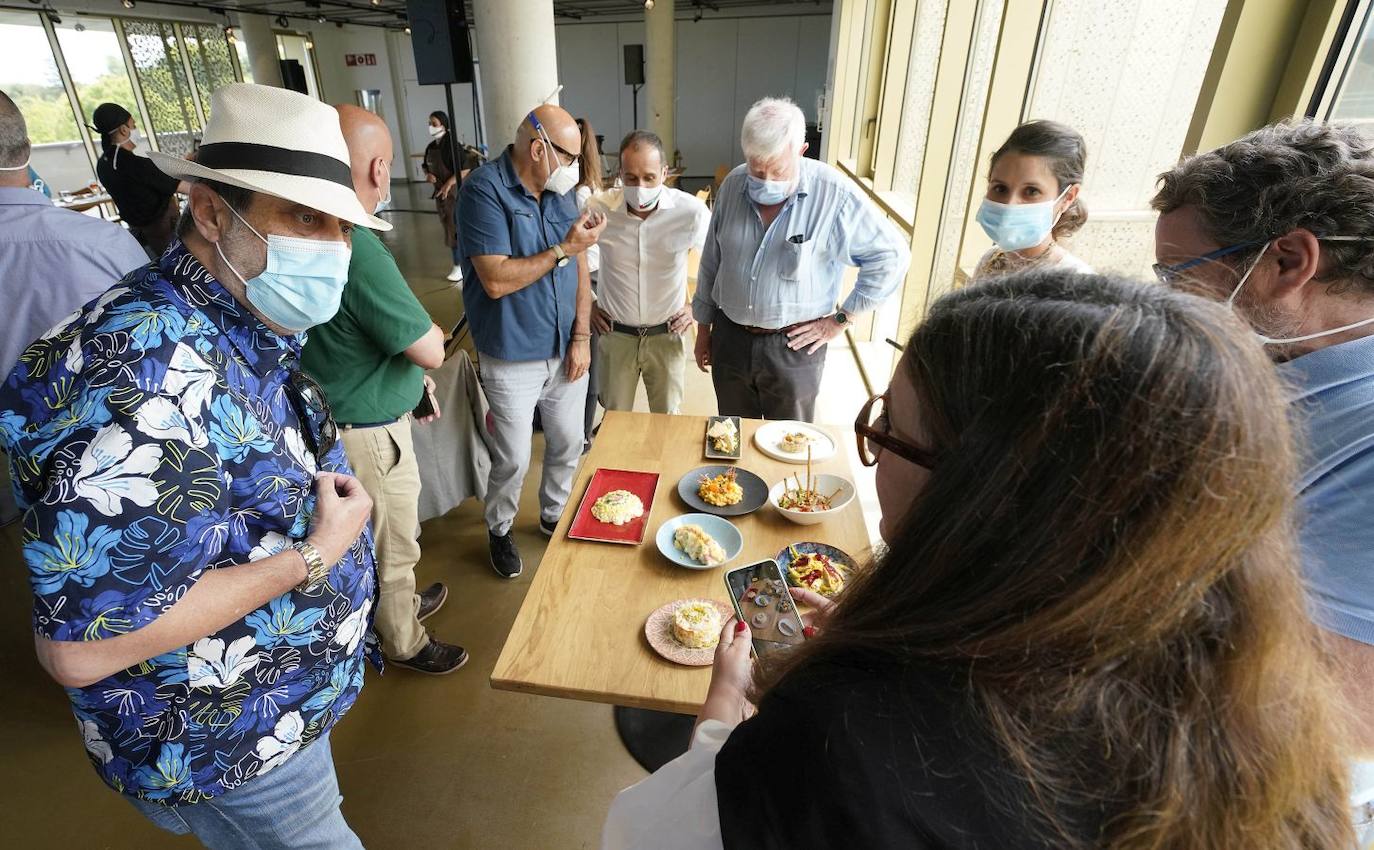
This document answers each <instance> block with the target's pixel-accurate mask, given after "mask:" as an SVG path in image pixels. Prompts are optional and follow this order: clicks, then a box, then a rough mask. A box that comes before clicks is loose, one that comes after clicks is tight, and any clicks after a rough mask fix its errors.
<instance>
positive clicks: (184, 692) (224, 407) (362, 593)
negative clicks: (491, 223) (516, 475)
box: [0, 84, 389, 850]
mask: <svg viewBox="0 0 1374 850" xmlns="http://www.w3.org/2000/svg"><path fill="white" fill-rule="evenodd" d="M212 106H213V118H212V119H211V120H210V123H209V125H208V126H207V127H206V132H205V139H204V143H203V144H202V146H201V148H200V150H199V154H198V157H197V162H196V163H189V162H186V161H185V160H180V159H176V158H174V157H170V156H163V155H157V154H154V157H156V158H155V160H154V161H155V162H156V164H157V165H158V167H159V168H161V169H163V170H164V171H166V172H168V173H169V174H171V175H172V176H175V177H178V178H182V179H192V180H195V181H196V183H195V185H194V186H192V189H191V194H190V206H189V208H188V210H187V212H186V214H185V215H184V216H183V217H182V220H181V224H180V225H179V226H178V235H179V237H180V240H181V241H180V242H178V243H174V244H173V245H172V246H171V247H170V248H169V249H168V250H167V252H166V253H165V254H164V255H163V256H162V257H161V259H160V260H159V261H158V262H157V263H153V264H149V265H146V266H143V267H140V268H138V269H136V270H135V271H133V272H130V273H129V274H128V275H127V276H125V278H124V279H123V280H122V281H120V282H119V283H118V284H117V285H116V286H115V287H114V288H113V289H110V290H109V291H108V292H106V293H105V294H104V295H102V296H100V297H99V298H98V299H96V300H95V301H93V302H91V303H90V304H88V305H87V306H86V307H85V308H84V309H82V310H81V311H80V312H78V313H76V314H74V315H73V316H72V317H71V318H69V319H68V320H67V321H66V322H64V323H63V324H61V325H59V326H58V327H57V328H55V329H53V330H52V331H51V332H50V333H49V334H48V335H47V336H46V337H45V338H43V339H41V340H39V341H38V342H36V343H34V345H32V346H30V347H29V349H28V350H27V351H26V352H25V353H24V354H23V355H22V356H21V357H20V360H19V364H18V366H16V368H15V370H14V371H13V372H12V373H11V374H10V376H9V379H8V381H7V382H6V383H5V385H4V388H3V390H0V439H3V442H4V447H5V450H6V452H7V453H8V455H9V458H10V464H11V470H12V473H13V477H14V480H15V482H16V485H17V489H18V491H19V492H18V495H19V503H20V506H21V507H22V508H24V509H25V513H24V519H23V523H24V524H23V529H24V531H23V542H24V560H25V562H26V563H27V565H28V570H29V580H30V583H31V585H32V587H33V592H34V612H33V623H34V630H35V632H36V638H35V644H36V648H37V652H38V659H39V662H40V663H41V664H42V666H43V668H44V669H45V670H46V671H47V672H48V673H49V674H50V675H51V676H52V677H53V678H54V679H55V680H57V681H58V682H59V683H60V684H62V685H63V686H65V687H66V689H67V695H68V697H69V698H70V699H71V702H72V710H73V712H74V713H75V715H76V719H77V725H78V727H79V729H80V732H81V736H82V738H83V739H84V742H85V746H86V752H87V754H88V756H89V757H90V760H91V762H92V763H93V764H94V765H95V768H96V770H97V772H98V773H99V774H100V776H101V778H102V779H104V780H105V782H106V783H108V784H109V785H110V786H111V787H112V788H114V789H115V790H117V791H119V792H121V793H123V794H126V795H128V799H130V800H131V802H133V803H134V805H135V806H136V807H138V808H139V809H140V810H141V811H142V812H143V813H144V814H145V815H147V816H148V817H149V818H150V819H151V820H153V821H154V822H155V823H157V824H158V825H159V826H162V827H164V828H166V829H168V830H171V831H173V832H177V833H188V832H194V833H195V834H196V835H197V837H199V838H200V839H201V841H202V842H204V843H205V844H207V845H210V846H213V847H215V848H254V850H266V848H283V850H284V848H300V847H330V848H349V847H361V844H359V842H358V839H357V837H356V836H354V835H353V833H352V831H351V830H350V829H349V828H348V825H347V824H346V823H345V822H344V819H343V816H342V814H341V813H340V811H339V791H338V783H337V780H336V779H335V775H334V766H333V760H332V759H331V757H330V754H329V732H330V730H331V729H332V728H333V726H334V724H335V723H337V722H338V720H339V718H341V717H342V716H343V714H344V713H345V712H347V711H348V710H349V708H350V707H351V706H352V705H353V703H354V701H355V700H356V699H357V696H358V691H359V689H360V688H361V687H362V683H363V662H364V658H365V656H371V657H372V658H373V659H374V660H379V657H378V656H377V653H376V648H375V641H372V640H371V639H370V634H371V625H372V617H371V613H372V607H373V600H374V598H375V595H376V568H375V566H374V564H373V558H372V544H371V539H370V537H369V535H368V534H366V533H365V531H364V527H365V524H366V522H367V517H368V515H369V513H370V511H371V500H370V499H369V498H368V496H367V494H366V493H365V492H364V491H363V489H362V487H361V485H359V483H358V482H357V480H356V479H355V478H353V477H352V475H351V474H349V469H348V465H347V462H346V460H345V459H344V456H343V451H342V449H341V447H340V446H339V445H338V444H337V441H336V439H335V429H334V426H333V424H332V422H331V421H330V419H329V414H328V409H327V407H326V406H325V404H324V401H323V397H322V394H320V393H319V392H318V388H317V387H315V386H313V384H312V382H310V381H309V380H308V379H307V378H305V377H304V376H303V375H302V373H301V372H300V371H299V364H298V358H299V355H300V351H301V333H302V332H303V331H304V330H305V329H306V328H308V327H311V326H313V325H315V324H319V323H320V322H322V321H324V320H325V319H327V318H329V314H332V312H333V311H334V310H335V309H337V307H338V292H339V291H340V289H341V288H342V285H343V281H344V280H345V279H346V277H347V269H348V255H349V245H348V236H349V232H350V230H351V229H352V225H353V224H355V223H356V224H367V225H368V226H369V227H373V228H380V229H387V228H388V227H389V225H388V224H387V223H386V222H383V221H380V220H378V219H375V218H373V217H372V216H370V215H368V214H367V213H366V212H365V211H364V210H363V208H362V206H361V204H360V203H359V202H358V199H357V196H356V195H355V194H354V190H353V183H352V179H351V174H350V171H349V159H348V149H347V147H346V146H345V144H344V140H343V136H342V133H341V132H340V130H339V124H338V117H337V114H336V113H335V112H334V110H333V109H331V108H330V107H328V106H325V105H324V104H322V103H319V102H318V101H315V100H313V99H311V98H308V97H305V96H303V95H298V94H296V93H295V92H290V91H286V90H284V89H277V88H270V87H266V86H253V85H244V84H233V85H228V86H224V87H222V88H220V89H219V90H218V91H217V92H216V93H215V95H214V99H213V101H212ZM294 140H299V141H294ZM288 141H290V143H291V144H293V145H297V146H299V147H292V148H286V147H281V146H280V145H281V143H284V142H288ZM60 271H61V270H55V273H60ZM330 292H332V293H333V297H332V299H331V298H330V297H329V295H328V293H330ZM369 644H371V645H370V646H369Z"/></svg>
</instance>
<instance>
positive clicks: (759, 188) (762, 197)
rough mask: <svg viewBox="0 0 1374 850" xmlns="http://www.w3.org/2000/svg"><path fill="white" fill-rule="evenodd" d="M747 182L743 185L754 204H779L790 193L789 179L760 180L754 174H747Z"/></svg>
mask: <svg viewBox="0 0 1374 850" xmlns="http://www.w3.org/2000/svg"><path fill="white" fill-rule="evenodd" d="M748 177H749V182H748V185H747V186H746V187H745V189H746V191H748V192H749V197H750V198H751V199H752V200H753V201H754V203H756V204H762V205H763V206H765V207H769V206H772V205H773V204H780V203H782V202H783V201H785V200H787V196H788V195H791V194H792V185H793V184H792V181H791V180H761V179H759V178H757V177H755V176H754V175H752V174H750V175H748Z"/></svg>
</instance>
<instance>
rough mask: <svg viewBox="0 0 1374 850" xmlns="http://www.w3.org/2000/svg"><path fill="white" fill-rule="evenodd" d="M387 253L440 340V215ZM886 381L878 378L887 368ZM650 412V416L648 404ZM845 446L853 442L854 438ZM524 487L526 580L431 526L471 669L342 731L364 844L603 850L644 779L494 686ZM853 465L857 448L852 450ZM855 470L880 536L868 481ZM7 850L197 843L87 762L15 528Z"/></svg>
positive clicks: (3, 588) (562, 717) (442, 626)
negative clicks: (39, 621)
mask: <svg viewBox="0 0 1374 850" xmlns="http://www.w3.org/2000/svg"><path fill="white" fill-rule="evenodd" d="M427 194H428V192H427V189H426V187H419V186H415V187H408V188H406V189H400V188H398V190H397V192H396V201H397V203H396V206H397V207H399V208H401V209H413V210H421V211H427V210H431V209H432V206H431V205H430V204H429V203H428V202H427V201H425V200H424V198H425V197H427ZM389 217H390V219H391V221H392V222H393V223H394V224H395V225H396V229H395V230H394V231H392V232H391V233H390V234H386V235H385V241H386V243H387V244H388V246H389V247H390V248H391V249H392V251H393V252H394V253H395V254H396V258H397V261H398V263H399V264H400V266H401V269H402V270H403V271H404V272H405V273H406V275H407V277H408V279H409V280H410V282H411V285H412V287H413V288H414V289H415V291H416V294H417V295H419V296H420V299H421V301H422V302H423V303H424V304H425V306H426V308H427V309H428V310H429V311H430V312H431V314H433V316H434V317H435V320H436V321H438V322H439V323H440V324H442V325H444V326H446V327H448V326H452V324H453V323H454V322H455V321H456V318H457V316H458V313H459V310H460V304H459V291H458V290H457V289H454V288H452V287H450V286H449V285H448V283H447V281H445V280H444V279H443V278H444V275H445V274H447V272H448V269H449V268H450V265H451V263H450V261H449V257H448V254H447V251H446V249H445V248H444V246H443V240H442V235H441V233H440V228H439V222H438V219H437V217H436V216H434V215H425V214H415V213H407V212H399V211H398V212H395V213H392V214H390V216H389ZM864 349H865V352H866V355H865V356H866V357H867V358H869V360H868V362H869V363H870V367H869V368H870V370H871V371H877V370H875V367H874V365H873V364H874V363H880V364H882V365H881V366H880V368H881V369H885V368H886V363H887V362H888V361H887V356H886V353H885V352H883V351H882V350H881V347H880V346H871V347H870V346H864ZM827 366H828V367H827V375H826V380H825V385H824V387H823V390H822V398H823V399H824V400H825V401H824V404H823V405H822V406H821V407H822V410H821V412H820V416H819V418H821V419H822V421H832V422H836V423H841V424H843V423H848V422H849V421H852V417H853V415H854V412H855V411H856V410H857V409H858V406H859V405H860V404H861V403H862V401H863V397H864V391H863V388H862V385H861V382H860V381H859V380H858V378H857V371H856V370H855V368H854V366H853V361H852V359H851V358H850V357H848V356H847V349H832V356H831V358H830V361H829V363H828V364H827ZM688 374H689V378H688V392H687V399H686V402H685V404H684V412H687V413H695V414H709V413H714V412H715V399H714V395H713V393H712V391H711V385H710V380H709V378H708V377H707V376H705V375H702V374H701V373H699V372H698V371H697V370H696V369H695V368H694V367H690V366H689V368H688ZM883 374H885V372H883ZM640 407H641V408H642V409H647V408H645V407H644V401H643V397H642V390H641V399H640ZM845 442H846V443H847V444H848V443H849V442H850V441H845ZM542 448H543V447H542V440H541V438H539V437H538V436H536V440H535V454H534V460H533V463H532V464H531V471H530V477H529V478H528V479H527V481H526V487H525V492H524V496H523V499H522V503H521V514H520V519H519V520H518V521H517V525H516V531H515V534H516V539H517V542H518V544H519V547H520V551H521V553H522V555H523V556H524V560H525V573H524V575H522V576H521V577H520V578H519V579H516V580H515V581H507V580H504V579H500V578H498V577H497V576H496V575H495V574H494V573H493V572H492V570H491V568H490V567H489V566H488V564H487V547H486V535H485V527H484V526H483V523H482V518H481V505H480V504H479V503H477V502H476V501H473V500H469V501H468V502H467V503H466V504H464V505H462V506H461V507H459V508H457V509H456V510H454V511H452V512H451V513H449V514H448V515H446V516H444V517H440V518H438V519H435V520H432V521H430V522H427V523H425V525H424V529H423V536H422V541H421V542H422V545H423V547H424V556H423V557H422V559H421V561H420V563H419V565H418V566H417V568H416V575H417V580H418V583H419V585H420V586H421V587H423V586H426V585H427V584H428V583H430V582H432V581H444V582H447V583H448V584H449V587H450V590H451V593H450V596H449V601H448V603H447V605H446V606H445V607H444V609H443V610H441V611H440V612H439V613H438V614H436V615H435V616H434V617H433V618H432V619H430V620H429V621H427V623H426V625H427V626H429V627H430V628H431V630H432V631H433V632H434V633H435V634H437V635H438V636H440V637H442V638H443V639H445V640H449V641H453V642H457V643H461V644H462V645H463V646H465V647H466V648H467V649H468V651H469V652H470V653H471V656H472V660H471V661H470V662H469V663H468V665H467V666H466V667H464V668H463V669H462V670H460V671H458V672H457V673H454V674H453V675H450V676H447V677H442V678H435V677H429V676H422V675H419V674H415V673H411V672H409V671H406V670H401V669H398V668H393V670H392V671H391V672H389V673H388V674H387V675H386V676H385V677H381V676H377V675H375V674H372V673H369V676H368V679H367V684H366V686H365V688H364V691H363V695H362V697H361V698H360V699H359V701H358V703H357V705H356V706H355V707H354V708H353V709H352V711H351V712H350V713H349V714H348V716H347V717H346V719H345V720H344V721H343V722H342V723H340V725H339V726H338V727H337V728H336V730H335V732H334V735H333V741H334V755H335V760H336V764H337V767H338V773H339V781H340V785H341V786H342V790H343V795H344V804H343V809H344V814H345V816H346V817H347V818H348V821H349V823H350V824H352V826H353V828H354V830H356V831H357V833H358V835H359V836H360V837H361V838H362V840H363V843H364V844H365V845H366V846H367V847H369V848H374V850H390V848H452V849H453V850H463V849H465V848H481V850H487V848H503V850H505V848H510V849H511V850H523V848H531V850H536V849H538V848H559V850H573V848H590V847H596V846H598V843H599V836H600V829H601V823H602V819H603V817H604V815H605V811H606V807H607V806H608V804H609V803H610V801H611V799H612V797H614V796H615V793H616V792H617V791H618V790H620V789H621V788H623V787H625V786H627V785H630V784H632V783H634V782H636V781H638V779H640V778H641V777H643V776H644V771H643V770H642V769H641V768H640V767H639V766H638V765H637V764H635V762H634V761H633V760H632V759H631V758H630V756H629V755H628V753H626V751H625V749H624V747H623V746H622V745H621V743H620V740H619V738H618V737H617V735H616V732H615V728H614V724H613V722H612V719H611V709H610V708H609V707H608V706H604V705H598V704H593V703H584V702H576V701H572V700H561V699H551V698H546V697H536V696H527V695H521V694H514V693H509V692H505V691H496V690H493V689H492V688H491V687H490V685H489V683H488V680H489V678H490V675H491V670H492V667H493V666H494V665H495V663H496V657H497V655H498V654H499V652H500V649H501V646H502V644H503V642H504V641H505V637H506V632H507V630H508V629H509V627H510V624H511V622H512V621H513V620H514V619H515V615H516V612H517V611H518V610H519V607H520V603H521V600H522V599H523V598H524V595H525V590H526V588H527V587H528V586H529V582H530V581H531V580H532V578H533V575H534V572H535V570H536V568H537V565H538V563H539V560H540V558H541V557H542V555H543V552H544V542H545V541H544V538H543V537H542V536H540V535H539V533H538V530H537V516H538V514H537V499H536V490H537V486H538V472H539V459H540V457H541V456H542ZM849 451H850V453H851V456H852V454H853V447H852V445H851V446H850V447H849ZM855 468H856V471H858V478H859V490H860V492H861V493H867V494H869V495H868V496H867V498H866V499H865V500H864V504H865V514H866V515H867V516H869V518H870V523H872V521H873V520H874V518H875V517H876V510H875V508H876V506H875V505H874V504H873V501H872V496H871V494H872V487H871V475H869V474H866V473H868V470H859V468H858V465H857V463H856V464H855ZM0 547H3V548H0V557H3V562H4V563H5V564H6V565H7V567H6V569H4V570H0V672H2V673H3V678H4V682H5V685H4V715H3V722H2V723H0V752H3V753H4V756H5V757H4V760H3V763H0V796H2V797H3V799H4V801H5V803H4V809H5V811H6V813H7V814H6V815H5V816H4V818H3V823H4V824H5V829H4V839H3V840H0V844H3V846H6V847H15V848H49V847H54V848H55V847H83V848H112V849H113V850H124V848H130V850H132V848H162V847H169V848H178V847H195V846H198V844H197V842H195V841H194V839H191V838H176V837H173V836H170V835H168V834H167V833H164V832H161V831H160V830H158V829H157V828H156V827H154V826H152V825H151V824H150V823H148V822H147V821H145V820H144V819H143V818H142V817H141V816H140V815H138V814H137V813H136V812H135V811H134V810H133V809H132V808H131V807H129V805H128V804H127V803H125V802H124V801H123V800H122V799H121V798H120V797H119V795H117V794H115V793H113V792H111V791H110V790H108V789H107V788H106V787H105V786H104V784H103V783H101V782H100V780H99V779H98V778H97V777H96V775H95V772H94V771H93V770H92V769H91V767H90V765H89V763H88V762H87V760H86V757H85V754H84V751H83V749H82V745H81V738H80V735H79V734H78V733H77V730H76V728H75V723H74V721H73V720H72V716H71V712H70V710H69V704H68V701H67V698H66V696H65V694H64V693H63V692H62V690H61V689H60V688H59V687H58V686H57V685H55V684H54V683H53V682H52V681H51V680H49V679H48V678H47V676H46V675H45V674H44V673H43V671H42V670H41V669H40V668H39V666H38V664H37V662H36V661H35V660H34V656H33V645H32V638H31V634H32V633H31V631H30V626H29V621H30V603H31V596H30V593H29V589H28V582H27V576H26V571H25V569H24V565H23V559H22V557H21V556H20V550H19V529H18V527H17V526H16V525H11V526H9V527H7V528H5V529H3V531H0Z"/></svg>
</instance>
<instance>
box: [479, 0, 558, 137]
mask: <svg viewBox="0 0 1374 850" xmlns="http://www.w3.org/2000/svg"><path fill="white" fill-rule="evenodd" d="M473 31H474V32H475V33H476V34H477V54H478V55H479V56H481V57H482V72H481V87H482V117H483V119H484V121H485V122H486V123H485V124H484V125H483V127H482V129H483V131H484V133H485V134H486V138H487V145H488V149H489V150H490V155H491V156H493V157H495V156H499V155H500V153H501V151H502V150H503V149H504V148H505V146H506V145H508V144H510V143H511V142H512V141H513V140H514V139H515V131H516V128H517V127H519V126H520V122H521V121H524V120H525V116H526V115H527V114H529V111H530V110H531V109H533V108H535V107H536V106H538V105H539V104H541V103H543V102H544V98H546V97H548V96H549V95H550V94H551V93H552V92H553V90H554V89H556V88H557V87H558V48H557V45H556V44H555V42H554V35H553V0H475V2H474V3H473ZM551 102H552V103H557V102H558V99H557V98H556V97H555V98H554V99H553V100H552V101H551Z"/></svg>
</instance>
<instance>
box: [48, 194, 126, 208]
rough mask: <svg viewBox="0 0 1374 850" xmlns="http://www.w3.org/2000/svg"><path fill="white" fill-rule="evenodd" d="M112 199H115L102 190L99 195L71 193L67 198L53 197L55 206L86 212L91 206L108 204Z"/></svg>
mask: <svg viewBox="0 0 1374 850" xmlns="http://www.w3.org/2000/svg"><path fill="white" fill-rule="evenodd" d="M112 200H114V199H113V198H111V197H110V195H109V194H108V193H106V192H101V193H100V194H98V195H69V196H67V197H65V198H63V197H57V198H53V199H52V202H53V206H56V207H61V208H62V209H64V210H72V211H74V212H85V211H86V210H88V209H90V208H91V207H98V206H100V205H101V204H108V203H110V202H111V201H112Z"/></svg>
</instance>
